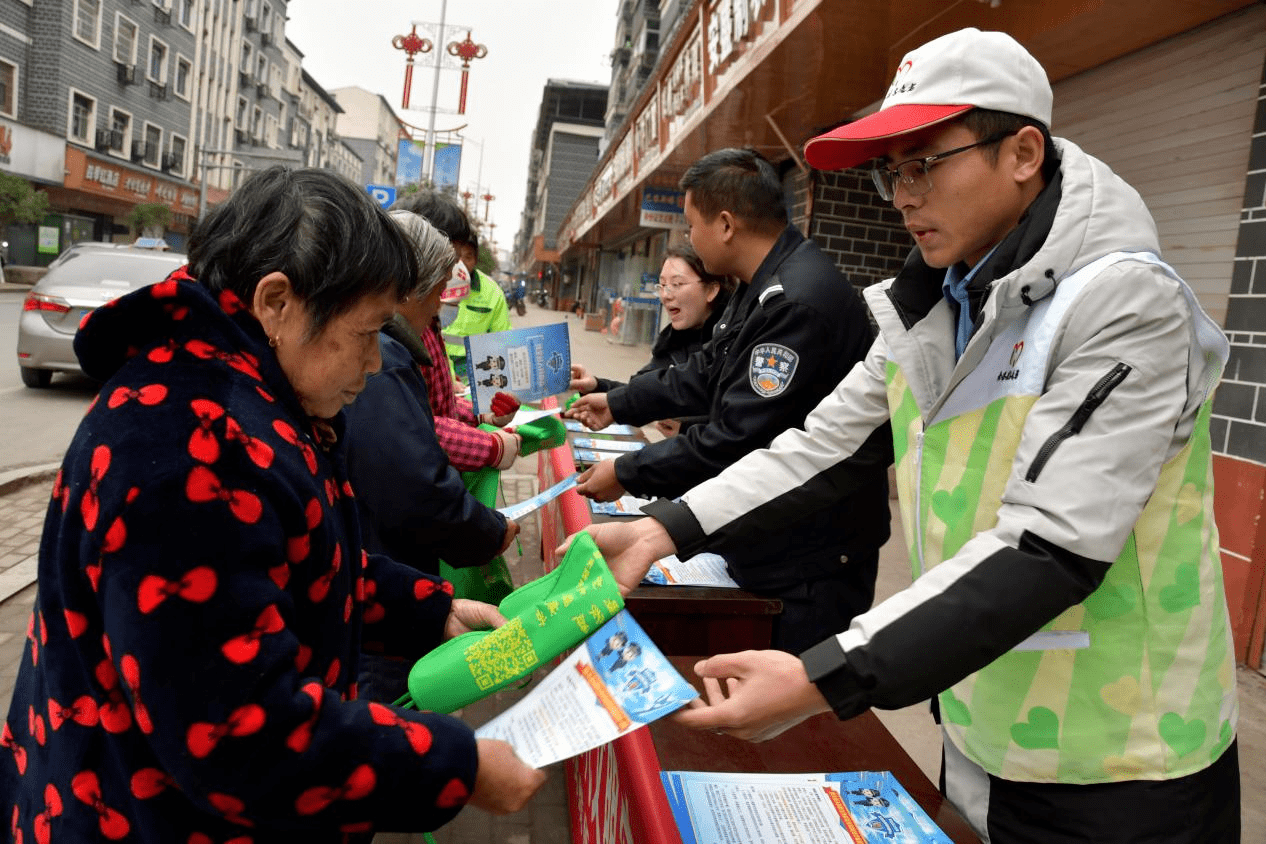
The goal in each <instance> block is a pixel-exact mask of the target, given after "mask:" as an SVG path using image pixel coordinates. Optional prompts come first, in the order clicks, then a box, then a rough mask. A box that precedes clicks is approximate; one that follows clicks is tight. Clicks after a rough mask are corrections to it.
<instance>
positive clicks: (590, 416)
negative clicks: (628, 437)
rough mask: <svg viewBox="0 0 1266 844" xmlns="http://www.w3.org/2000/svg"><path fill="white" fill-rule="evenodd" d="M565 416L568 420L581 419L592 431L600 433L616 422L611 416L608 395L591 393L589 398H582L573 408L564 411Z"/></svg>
mask: <svg viewBox="0 0 1266 844" xmlns="http://www.w3.org/2000/svg"><path fill="white" fill-rule="evenodd" d="M563 416H565V417H567V418H568V419H579V420H580V422H581V423H582V424H583V425H584V426H585V427H586V428H588V429H589V430H591V431H600V430H602V429H603V428H605V427H607V426H608V425H610V424H612V423H614V422H615V417H614V416H612V415H611V408H610V406H609V405H608V404H607V394H606V393H590V394H589V395H587V396H581V397H580V398H578V399H576V401H575V403H573V404H572V406H571V407H569V408H567V410H565V411H563Z"/></svg>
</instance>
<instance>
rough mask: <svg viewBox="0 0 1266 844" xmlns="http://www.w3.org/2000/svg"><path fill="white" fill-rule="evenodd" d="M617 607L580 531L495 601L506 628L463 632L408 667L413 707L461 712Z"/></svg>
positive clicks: (611, 585)
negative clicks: (548, 566) (541, 569)
mask: <svg viewBox="0 0 1266 844" xmlns="http://www.w3.org/2000/svg"><path fill="white" fill-rule="evenodd" d="M623 608H624V598H623V597H621V595H620V587H619V584H617V583H616V580H615V577H614V576H613V575H612V574H611V570H610V569H609V568H607V561H606V560H604V559H603V558H602V553H601V552H600V551H599V550H598V546H597V545H595V544H594V541H593V538H592V537H590V536H589V534H587V533H579V534H577V535H576V536H575V537H574V538H573V539H572V543H571V547H570V548H568V549H567V553H566V555H564V557H563V560H562V562H561V563H559V565H558V567H557V568H555V569H554V570H553V571H551V572H549V573H548V574H546V575H545V576H544V577H541V578H539V579H537V580H534V581H532V582H531V583H528V584H525V585H524V586H521V587H519V588H518V589H516V590H514V591H513V592H511V593H510V594H509V595H507V596H506V597H505V599H504V600H502V601H501V603H500V605H499V606H498V609H500V610H501V614H502V615H504V616H505V617H506V618H507V619H508V621H507V622H506V624H504V625H502V626H501V627H498V628H497V629H496V630H476V631H473V632H471V633H463V634H462V635H460V636H457V637H455V638H452V639H449V640H448V641H447V642H445V643H443V644H442V645H440V646H439V647H438V648H436V649H435V650H433V651H431V652H430V653H429V654H427V655H426V656H424V657H422V658H421V659H419V660H418V661H417V662H416V663H414V665H413V668H412V670H410V672H409V698H411V699H412V703H413V704H414V705H415V706H416V707H417V708H418V709H424V710H430V711H432V712H444V713H447V712H452V711H454V710H456V709H460V708H462V707H463V706H466V705H467V704H471V703H474V702H475V701H477V700H480V699H482V698H485V697H487V696H488V695H490V694H492V693H493V692H495V691H498V690H500V689H503V688H505V687H506V686H508V685H510V684H511V683H513V682H515V681H516V680H519V679H521V678H523V677H525V676H527V675H528V674H531V673H532V672H533V671H534V670H536V669H537V668H539V667H540V666H542V665H544V664H546V663H547V662H549V661H550V660H552V659H554V658H555V657H556V656H558V655H559V654H561V653H562V652H563V651H565V650H567V649H568V648H574V647H575V646H576V645H578V644H580V643H581V642H583V641H584V640H585V639H587V638H588V637H589V634H591V633H593V631H595V630H597V629H598V628H599V627H601V626H602V625H603V624H604V623H606V622H607V620H609V619H610V618H611V617H612V616H614V615H615V614H616V613H618V612H619V611H620V610H621V609H623Z"/></svg>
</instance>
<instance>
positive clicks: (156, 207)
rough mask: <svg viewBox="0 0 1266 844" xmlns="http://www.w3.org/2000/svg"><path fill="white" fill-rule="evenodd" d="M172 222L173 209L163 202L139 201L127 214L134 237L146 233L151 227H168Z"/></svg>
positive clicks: (128, 223)
mask: <svg viewBox="0 0 1266 844" xmlns="http://www.w3.org/2000/svg"><path fill="white" fill-rule="evenodd" d="M170 222H171V209H170V208H168V207H167V206H166V205H164V204H162V203H161V202H140V203H137V204H136V205H133V206H132V210H131V211H129V212H128V215H127V225H128V228H129V229H131V230H132V235H133V236H134V237H136V236H140V235H144V234H145V230H146V229H149V228H157V229H163V228H166V227H167V224H168V223H170Z"/></svg>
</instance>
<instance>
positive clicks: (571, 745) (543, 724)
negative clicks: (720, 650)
mask: <svg viewBox="0 0 1266 844" xmlns="http://www.w3.org/2000/svg"><path fill="white" fill-rule="evenodd" d="M582 619H583V616H581V617H579V618H578V619H577V623H580V620H582ZM698 696H699V693H698V692H696V691H695V689H694V687H693V686H691V685H690V684H689V683H687V682H686V681H685V680H684V679H682V676H681V675H680V674H678V673H677V671H676V669H674V668H673V666H672V664H671V663H669V661H668V660H667V659H666V658H665V657H664V654H663V653H662V652H660V650H659V648H658V647H656V646H655V643H654V642H652V641H651V639H650V637H649V636H647V635H646V633H645V631H643V630H642V628H641V627H640V626H639V625H638V623H637V622H636V621H634V620H633V616H631V615H629V612H628V610H621V611H620V612H618V613H616V614H615V616H613V617H612V618H611V619H610V620H609V621H608V622H607V623H606V624H604V625H602V626H601V627H599V628H598V629H597V630H596V631H595V632H594V633H593V634H592V635H591V636H590V637H589V638H588V639H586V640H585V642H584V643H583V644H582V645H581V646H580V647H578V648H576V650H575V651H573V652H572V653H571V655H570V656H568V657H567V658H566V659H564V660H563V661H562V662H561V663H560V664H559V665H558V667H557V668H555V669H554V670H553V671H551V672H550V673H549V675H548V676H546V677H545V679H543V680H541V681H540V682H539V683H537V684H536V687H535V688H533V689H532V691H531V692H529V693H528V694H527V696H526V697H524V698H523V699H522V700H520V701H519V702H518V703H516V704H515V705H514V706H512V707H510V708H509V709H507V710H506V711H505V712H503V713H501V714H500V715H498V716H497V717H496V718H493V719H492V720H491V721H489V722H488V723H487V724H484V725H483V726H482V727H480V728H479V729H477V730H475V736H476V737H477V738H492V739H502V740H503V741H507V742H509V743H510V746H511V747H513V748H514V752H515V753H516V754H518V756H519V758H520V759H522V760H523V761H524V762H526V763H527V764H529V765H531V766H532V767H533V768H541V767H544V766H545V765H549V764H552V763H554V762H559V761H561V760H563V759H568V758H571V757H572V756H576V755H578V754H581V753H584V752H585V751H586V750H592V749H593V748H595V747H599V746H601V745H604V744H606V743H607V742H609V741H612V740H614V739H616V738H619V737H620V736H622V735H624V734H625V733H629V732H632V731H633V730H636V729H637V728H639V727H642V726H644V725H646V724H649V723H651V722H652V721H655V720H657V719H659V718H662V717H664V716H665V715H667V714H668V713H670V712H674V711H676V710H677V709H680V708H681V707H683V706H685V705H686V704H687V703H689V702H690V701H691V700H694V699H695V698H697V697H698Z"/></svg>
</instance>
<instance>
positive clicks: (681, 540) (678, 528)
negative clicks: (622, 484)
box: [617, 462, 708, 560]
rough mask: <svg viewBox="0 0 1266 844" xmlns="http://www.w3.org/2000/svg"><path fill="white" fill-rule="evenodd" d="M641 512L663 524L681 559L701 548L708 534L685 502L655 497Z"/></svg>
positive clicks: (692, 554)
mask: <svg viewBox="0 0 1266 844" xmlns="http://www.w3.org/2000/svg"><path fill="white" fill-rule="evenodd" d="M617 466H618V462H617ZM617 477H618V472H617ZM642 512H643V513H645V514H646V515H648V516H650V517H651V518H653V519H654V520H655V521H657V522H659V523H660V524H661V525H663V526H664V530H666V531H668V535H669V537H671V538H672V540H673V545H675V546H676V547H677V555H678V556H679V557H681V558H682V559H683V560H684V559H685V558H686V557H691V556H694V555H695V554H697V553H698V552H700V551H702V550H703V544H704V541H705V540H706V539H707V538H708V535H707V534H706V533H704V530H703V526H702V525H701V524H699V520H698V519H696V518H695V514H694V513H692V512H690V508H689V507H687V506H686V505H685V504H682V503H681V502H679V501H672V500H670V499H667V498H657V499H655V500H654V501H652V502H651V503H650V504H647V505H645V506H644V507H642Z"/></svg>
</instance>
